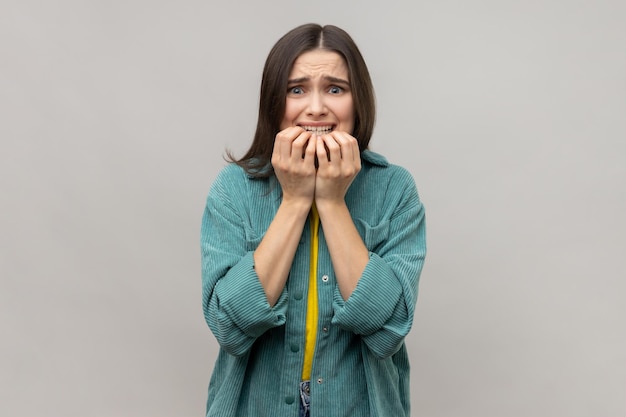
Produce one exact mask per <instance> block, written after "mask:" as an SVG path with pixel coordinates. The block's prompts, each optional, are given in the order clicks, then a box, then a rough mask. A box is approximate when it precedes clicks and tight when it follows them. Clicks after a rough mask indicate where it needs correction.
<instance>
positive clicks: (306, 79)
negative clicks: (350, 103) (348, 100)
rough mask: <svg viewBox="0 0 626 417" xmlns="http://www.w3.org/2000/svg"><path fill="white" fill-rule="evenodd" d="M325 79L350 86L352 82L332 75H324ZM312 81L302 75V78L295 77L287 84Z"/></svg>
mask: <svg viewBox="0 0 626 417" xmlns="http://www.w3.org/2000/svg"><path fill="white" fill-rule="evenodd" d="M322 78H323V79H324V80H326V81H330V82H331V83H334V84H343V85H347V86H348V87H349V86H350V83H349V82H348V81H346V80H344V79H342V78H337V77H331V76H330V75H326V76H324V77H322ZM308 81H311V78H310V77H300V78H294V79H291V80H288V81H287V84H289V85H290V84H302V83H305V82H308Z"/></svg>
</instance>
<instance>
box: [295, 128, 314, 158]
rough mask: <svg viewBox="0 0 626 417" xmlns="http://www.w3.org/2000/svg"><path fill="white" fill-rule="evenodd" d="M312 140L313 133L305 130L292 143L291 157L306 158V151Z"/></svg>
mask: <svg viewBox="0 0 626 417" xmlns="http://www.w3.org/2000/svg"><path fill="white" fill-rule="evenodd" d="M310 138H311V132H307V131H306V130H303V131H302V132H301V133H300V134H299V135H298V136H297V137H296V138H295V139H294V140H293V142H291V157H296V156H297V157H298V158H300V159H302V158H304V153H305V149H306V147H307V143H308V142H309V139H310Z"/></svg>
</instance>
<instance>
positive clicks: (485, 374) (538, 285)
mask: <svg viewBox="0 0 626 417" xmlns="http://www.w3.org/2000/svg"><path fill="white" fill-rule="evenodd" d="M372 3H373V2H372ZM0 5H1V9H0V138H1V148H0V186H1V193H0V204H1V205H0V210H1V217H0V275H1V280H0V331H1V342H0V415H1V416H29V417H30V416H34V415H47V416H65V417H68V416H107V417H108V416H116V417H125V416H129V417H131V416H132V417H141V416H146V417H160V416H200V415H203V411H204V403H205V397H206V387H207V384H208V379H209V375H210V372H211V369H212V366H213V361H214V360H215V357H216V352H217V344H216V342H215V340H214V338H213V337H212V335H211V334H210V331H209V329H208V327H206V325H205V324H204V320H203V316H202V310H201V297H200V290H201V288H200V255H199V252H200V250H199V243H198V241H199V225H200V217H201V215H202V210H203V206H204V200H205V197H206V194H207V192H208V190H209V186H210V184H211V182H212V181H213V179H214V178H215V176H216V174H217V172H218V171H219V170H220V168H221V167H222V166H223V165H224V162H223V159H222V154H223V150H224V148H225V147H230V148H232V149H233V150H235V151H237V152H241V151H243V150H244V149H246V147H247V146H248V144H249V143H250V139H251V137H252V134H253V131H254V127H255V122H256V112H257V100H258V90H259V83H260V76H261V70H262V66H263V63H264V60H265V57H266V55H267V53H268V51H269V49H270V48H271V46H272V45H273V44H274V42H275V41H276V40H277V39H278V38H279V37H280V36H281V35H282V34H284V33H285V32H286V31H287V30H289V29H291V28H293V27H295V26H297V25H299V24H301V23H307V22H319V23H323V24H336V25H338V26H341V27H343V28H344V29H346V30H347V31H348V32H349V33H351V34H352V36H353V37H354V39H355V40H356V42H357V43H358V45H359V46H360V47H361V50H362V52H363V54H364V56H365V58H366V61H367V62H368V64H369V67H370V71H371V73H372V77H373V80H374V84H375V87H376V92H377V100H378V109H379V112H378V120H377V127H376V131H375V135H374V138H373V141H372V148H373V149H374V150H376V151H378V152H381V153H383V154H385V155H386V156H387V157H388V158H389V159H390V160H391V161H392V162H395V163H397V164H400V165H403V166H405V167H407V168H408V169H409V170H410V171H411V172H412V173H413V175H414V177H415V179H416V182H417V184H418V188H419V190H420V193H421V197H422V199H423V201H424V202H425V204H426V208H427V220H428V239H429V256H428V258H427V262H426V267H425V269H424V271H423V275H422V283H421V287H420V291H421V292H420V300H419V302H418V309H417V313H416V322H415V325H414V328H413V330H412V332H411V334H410V336H409V337H408V338H407V344H408V346H409V350H410V352H411V357H412V405H413V416H416V417H417V416H427V417H457V416H464V417H474V416H475V417H484V416H508V417H517V416H520V417H521V416H530V415H532V416H571V417H579V416H580V417H582V416H594V417H597V416H615V417H617V416H623V415H624V413H626V399H625V398H626V397H625V396H624V392H626V325H625V324H626V323H625V322H626V320H625V318H626V307H625V305H626V303H625V302H624V294H625V293H626V279H625V278H626V273H625V270H626V265H625V263H626V262H625V259H626V219H625V213H626V52H625V51H626V48H625V47H624V45H625V44H626V25H625V24H624V22H626V2H624V1H622V0H616V1H608V0H600V1H594V2H592V1H565V0H561V1H556V0H547V1H545V0H544V1H496V0H491V1H486V0H485V1H462V0H456V1H453V0H443V1H399V2H382V1H381V2H376V3H375V4H370V3H369V2H363V1H351V2H334V1H326V0H324V1H317V2H297V1H287V0H282V1H267V2H260V1H258V2H257V1H245V2H241V1H239V2H230V3H226V2H224V3H220V2H207V1H199V0H198V1H177V2H174V1H169V2H168V1H155V0H151V1H149V0H142V1H139V0H125V1H117V0H115V1H104V0H101V1H95V0H92V1H79V0H74V1H72V0H60V1H54V2H52V1H43V0H40V1H28V0H23V1H18V0H14V1H6V0H1V1H0Z"/></svg>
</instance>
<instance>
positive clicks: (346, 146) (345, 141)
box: [331, 132, 361, 162]
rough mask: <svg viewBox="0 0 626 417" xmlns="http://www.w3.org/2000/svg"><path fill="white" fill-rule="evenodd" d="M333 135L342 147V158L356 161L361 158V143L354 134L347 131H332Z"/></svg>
mask: <svg viewBox="0 0 626 417" xmlns="http://www.w3.org/2000/svg"><path fill="white" fill-rule="evenodd" d="M331 135H333V138H334V139H335V141H337V143H338V144H339V146H340V147H341V158H342V159H343V160H344V161H351V162H354V161H356V160H360V159H361V154H360V152H359V143H358V142H357V140H356V139H355V138H354V137H353V136H352V135H350V134H349V133H346V132H331Z"/></svg>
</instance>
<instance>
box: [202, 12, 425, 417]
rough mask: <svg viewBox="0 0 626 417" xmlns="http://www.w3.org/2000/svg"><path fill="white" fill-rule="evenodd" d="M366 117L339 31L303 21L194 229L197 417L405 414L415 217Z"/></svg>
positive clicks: (354, 55)
mask: <svg viewBox="0 0 626 417" xmlns="http://www.w3.org/2000/svg"><path fill="white" fill-rule="evenodd" d="M374 117H375V112H374V93H373V88H372V85H371V80H370V77H369V73H368V71H367V67H366V65H365V62H364V60H363V58H362V56H361V54H360V52H359V50H358V48H357V47H356V45H355V44H354V42H353V41H352V39H351V38H350V36H349V35H348V34H347V33H345V32H344V31H343V30H341V29H339V28H337V27H334V26H324V27H321V26H319V25H313V24H309V25H304V26H300V27H298V28H296V29H293V30H292V31H290V32H289V33H287V34H286V35H285V36H283V37H282V38H281V39H280V40H279V41H278V42H277V43H276V45H274V47H273V49H272V50H271V52H270V54H269V56H268V58H267V61H266V63H265V68H264V70H263V80H262V83H261V97H260V108H259V119H258V124H257V130H256V134H255V137H254V141H253V142H252V145H251V147H250V149H249V151H248V152H247V153H246V154H245V155H244V156H243V157H242V158H241V159H238V160H234V158H233V162H234V163H232V164H230V165H229V166H227V167H226V168H225V169H224V170H223V171H222V172H221V173H220V174H219V176H218V178H217V179H216V180H215V183H214V184H213V186H212V187H211V191H210V193H209V196H208V199H207V205H206V209H205V212H204V217H203V221H202V230H201V247H202V283H203V307H204V315H205V318H206V321H207V323H208V325H209V327H210V328H211V330H212V332H213V333H214V335H215V337H216V338H217V340H218V342H219V344H220V353H219V356H218V359H217V362H216V364H215V369H214V371H213V375H212V377H211V382H210V384H209V393H208V401H207V416H233V417H235V416H236V417H246V416H255V417H257V416H271V417H276V416H294V417H295V416H296V415H301V416H308V415H311V416H324V417H333V416H337V417H339V416H341V417H348V416H355V417H357V416H358V417H368V416H372V417H374V416H378V417H398V416H409V396H410V393H409V363H408V356H407V350H406V347H405V345H404V337H405V336H406V334H407V333H408V331H409V330H410V328H411V324H412V322H413V313H414V310H415V302H416V297H417V286H418V280H419V275H420V271H421V268H422V264H423V261H424V256H425V252H426V247H425V226H424V210H423V206H422V204H421V202H420V200H419V197H418V194H417V190H416V188H415V184H414V182H413V179H412V178H411V176H410V174H409V173H408V172H407V171H406V170H404V169H403V168H400V167H397V166H394V165H391V164H389V163H388V162H387V161H386V160H385V158H384V157H382V156H380V155H378V154H375V153H373V152H371V151H369V150H367V147H368V143H369V140H370V137H371V134H372V130H373V126H374ZM298 413H299V414H298ZM309 413H310V414H309Z"/></svg>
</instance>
